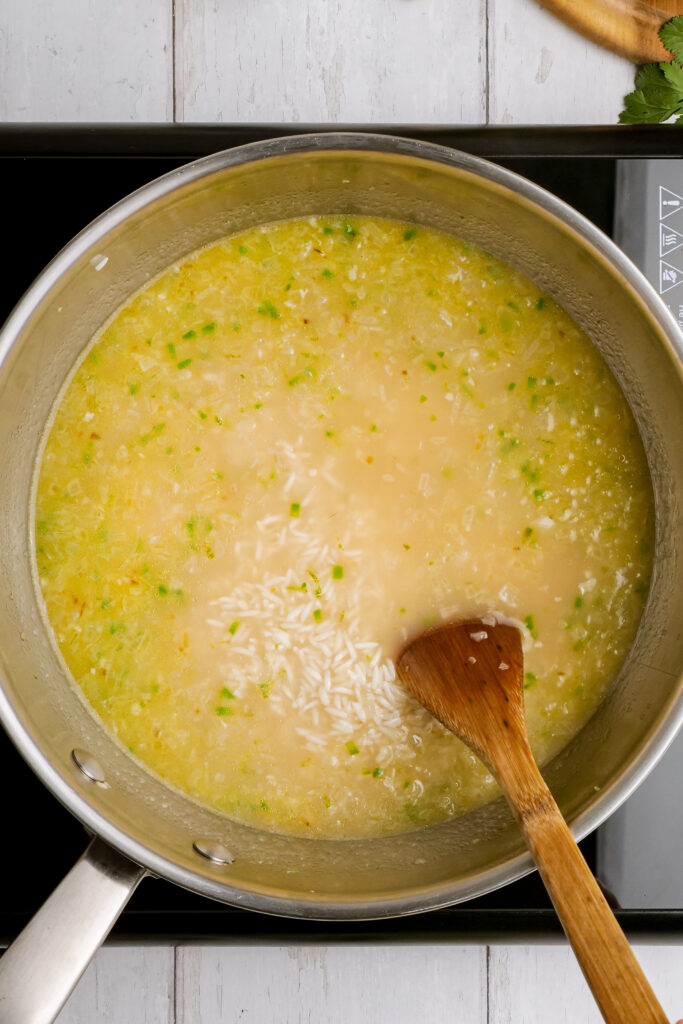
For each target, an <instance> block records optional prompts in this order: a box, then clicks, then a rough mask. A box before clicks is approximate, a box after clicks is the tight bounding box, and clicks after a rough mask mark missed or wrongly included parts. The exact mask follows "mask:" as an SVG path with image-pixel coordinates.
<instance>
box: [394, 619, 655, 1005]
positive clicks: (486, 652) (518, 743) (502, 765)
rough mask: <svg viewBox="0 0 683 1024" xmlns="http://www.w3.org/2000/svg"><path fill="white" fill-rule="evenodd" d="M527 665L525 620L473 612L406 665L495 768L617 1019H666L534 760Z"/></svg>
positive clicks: (408, 680)
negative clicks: (520, 624) (516, 622)
mask: <svg viewBox="0 0 683 1024" xmlns="http://www.w3.org/2000/svg"><path fill="white" fill-rule="evenodd" d="M489 621H490V620H489ZM522 665H523V658H522V642H521V637H520V633H519V630H518V629H516V628H515V627H514V626H511V625H507V624H504V623H496V625H493V626H491V625H488V624H487V623H485V622H483V621H482V620H481V619H471V620H469V621H467V622H460V623H456V624H452V625H445V626H440V627H438V628H436V629H433V630H430V631H428V632H426V633H423V634H422V635H421V636H419V637H418V638H417V639H416V640H413V641H412V642H411V643H409V644H408V645H407V646H406V647H405V648H404V650H403V651H402V653H401V655H400V657H399V659H398V663H397V669H398V674H399V676H400V677H401V679H402V680H403V682H404V684H405V685H406V687H407V688H408V689H409V690H410V692H411V693H412V694H413V696H414V697H416V698H417V700H419V702H420V703H421V704H423V705H424V706H425V707H426V708H427V709H428V710H429V711H431V713H432V714H433V715H435V716H436V717H437V718H438V719H439V721H440V722H442V723H443V724H444V725H445V726H446V728H447V729H450V730H451V731H452V732H454V733H455V734H456V736H458V737H459V738H460V739H461V740H462V741H463V743H466V744H467V746H468V747H470V748H471V749H472V750H473V751H474V753H475V754H476V755H477V757H479V758H480V759H481V760H482V761H483V762H484V764H485V765H486V766H487V767H488V768H489V770H490V771H491V772H492V773H493V774H494V775H495V777H496V779H497V781H498V783H499V784H500V786H501V788H502V790H503V792H504V793H505V795H506V796H507V798H508V801H509V803H510V806H511V807H512V810H513V811H514V812H515V814H516V816H517V818H518V819H519V821H520V824H521V826H522V829H523V830H524V836H525V838H526V841H527V843H528V844H529V848H530V850H531V853H532V855H533V858H534V860H535V861H536V865H537V867H538V870H539V872H540V875H541V878H542V879H543V882H544V884H545V887H546V889H547V890H548V893H549V895H550V898H551V900H552V901H553V904H554V906H555V909H556V911H557V914H558V917H559V918H560V921H561V923H562V927H563V928H564V930H565V932H566V934H567V938H568V939H569V941H570V943H571V945H572V947H573V949H574V952H575V954H576V957H577V959H578V961H579V964H580V965H581V969H582V970H583V973H584V975H585V977H586V980H587V982H588V984H589V985H590V987H591V990H592V992H593V995H594V996H595V999H596V1002H597V1004H598V1006H599V1007H600V1010H601V1011H602V1015H603V1017H604V1018H605V1020H606V1021H607V1022H608V1024H667V1017H666V1015H665V1014H664V1011H663V1010H662V1008H661V1006H660V1005H659V1003H658V1001H657V998H656V996H655V994H654V992H653V991H652V989H651V988H650V985H649V984H648V981H647V978H646V977H645V975H644V974H643V971H642V969H641V967H640V964H639V963H638V961H637V960H636V958H635V956H634V954H633V951H632V950H631V947H630V946H629V944H628V942H627V940H626V936H625V935H624V933H623V932H622V930H621V928H620V927H619V924H618V923H617V920H616V918H615V916H614V914H613V913H612V911H611V910H610V908H609V906H608V905H607V902H606V900H605V897H604V896H603V894H602V892H601V891H600V888H599V886H598V884H597V882H596V881H595V879H594V877H593V875H592V874H591V871H590V868H589V867H588V865H587V864H586V862H585V860H584V859H583V856H582V854H581V851H580V850H579V848H578V846H577V845H576V843H575V842H574V839H573V837H572V834H571V832H570V831H569V829H568V828H567V824H566V822H565V820H564V818H563V817H562V814H561V813H560V810H559V808H558V806H557V804H556V803H555V800H554V799H553V797H552V794H551V793H550V790H549V789H548V787H547V786H546V784H545V782H544V781H543V778H542V776H541V773H540V771H539V770H538V767H537V765H536V762H535V761H534V757H533V754H532V753H531V748H530V747H529V740H528V737H527V732H526V725H525V722H524V690H523V685H522V680H523V672H522Z"/></svg>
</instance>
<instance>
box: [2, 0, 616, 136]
mask: <svg viewBox="0 0 683 1024" xmlns="http://www.w3.org/2000/svg"><path fill="white" fill-rule="evenodd" d="M632 85H633V66H632V65H631V64H630V63H629V62H628V61H626V60H623V59H621V58H619V57H614V56H612V55H611V54H608V53H607V52H606V51H604V50H602V49H600V48H599V47H597V46H595V45H594V44H592V43H588V42H586V41H585V40H584V39H583V38H582V37H581V36H580V35H578V34H577V33H575V32H573V31H572V30H571V29H569V28H567V27H566V26H565V25H563V24H561V23H560V22H559V21H557V20H556V19H555V18H553V17H552V16H551V15H550V14H548V13H547V12H546V11H545V10H543V9H542V8H541V7H540V6H539V5H538V3H537V2H536V0H110V2H109V3H102V2H101V0H68V2H62V3H54V2H52V0H0V120H4V121H41V120H42V121H55V120H57V121H168V120H173V119H174V117H175V119H176V120H179V121H182V120H186V121H243V120H250V121H323V122H329V121H332V122H354V121H355V122H375V123H379V122H385V123H391V122H394V123H395V122H399V123H400V122H403V123H410V122H423V123H460V124H482V123H485V122H487V121H488V122H490V123H492V124H500V123H523V124H533V123H573V124H581V123H583V124H598V123H614V122H615V121H616V119H617V115H618V113H619V110H620V109H621V106H622V98H623V96H624V94H625V92H628V91H629V90H630V89H631V88H632Z"/></svg>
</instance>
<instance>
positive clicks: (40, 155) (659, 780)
mask: <svg viewBox="0 0 683 1024" xmlns="http://www.w3.org/2000/svg"><path fill="white" fill-rule="evenodd" d="M339 127H341V126H337V127H336V130H339ZM345 127H348V128H349V129H353V130H371V131H374V132H377V131H380V132H384V131H386V132H389V133H391V134H395V135H403V136H409V137H413V138H420V139H425V140H427V141H430V142H436V143H440V144H442V145H445V146H452V147H454V148H457V149H462V150H465V151H467V152H469V153H473V154H476V155H479V156H483V157H486V158H488V159H491V160H493V161H495V162H497V163H500V164H502V165H504V166H505V167H508V168H510V169H511V170H514V171H516V172H518V173H519V174H522V175H524V176H525V177H527V178H530V179H531V180H532V181H534V182H536V183H537V184H539V185H541V186H542V187H544V188H546V189H548V190H550V191H551V192H554V193H555V194H556V195H558V196H559V197H560V198H562V199H565V200H566V201H567V202H569V203H570V204H571V205H573V206H575V207H576V208H577V209H579V210H580V211H581V212H582V213H584V214H585V215H586V216H587V217H588V218H589V219H590V220H592V221H593V222H594V223H595V224H596V225H597V226H598V227H600V228H602V230H604V231H606V232H607V233H608V234H612V235H613V236H614V237H615V239H616V240H617V241H618V242H619V244H621V245H622V246H623V247H624V248H625V249H626V251H627V253H628V254H629V255H630V256H631V257H632V259H634V260H635V262H636V263H638V265H639V266H640V267H641V269H642V270H643V271H644V272H645V274H646V275H647V276H648V278H649V280H650V281H651V283H652V284H653V285H654V287H655V288H656V289H657V291H658V292H659V293H660V294H661V296H662V298H663V299H664V301H665V302H666V303H667V304H668V305H669V308H670V310H671V312H672V313H673V315H674V317H675V318H676V320H677V321H678V322H679V324H680V325H681V326H682V327H683V159H682V158H683V133H682V132H681V131H680V129H677V128H675V127H668V126H666V127H661V126H659V127H648V128H622V127H619V128H617V127H615V128H557V129H556V128H517V127H516V128H466V129H458V128H453V127H448V126H442V127H433V128H424V127H422V128H418V127H415V126H403V125H401V126H392V127H391V128H386V129H384V128H378V127H376V126H373V127H372V128H369V127H368V126H360V125H353V126H345ZM321 130H323V131H324V130H330V128H329V126H327V127H323V126H303V125H296V126H291V125H287V126H284V125H252V126H248V125H239V126H236V125H211V126H205V125H139V126H135V127H130V126H92V125H88V126H79V125H5V126H0V188H1V189H2V194H3V195H4V196H5V207H4V218H3V219H4V224H5V228H6V232H5V248H6V253H5V256H6V258H5V260H4V261H3V263H4V268H3V287H2V289H1V290H0V321H2V320H4V319H5V317H6V316H7V315H8V314H9V312H10V311H11V309H12V307H13V306H14V304H15V303H16V302H17V300H18V299H19V298H20V296H21V295H22V293H23V292H24V290H25V289H26V288H27V287H28V286H29V285H30V283H31V281H32V280H33V278H34V277H35V276H36V274H38V273H39V271H40V270H41V269H42V268H43V267H44V265H45V264H46V263H47V262H48V261H49V260H50V259H51V258H52V256H54V255H55V254H56V253H57V252H58V251H59V249H60V248H61V247H62V246H63V245H65V244H66V243H67V242H68V241H69V240H70V239H71V237H72V236H73V235H74V234H76V232H78V231H79V230H80V229H81V228H82V227H84V226H85V225H86V224H87V223H88V222H89V221H90V220H92V219H93V218H94V217H95V216H97V215H98V214H99V213H101V212H102V211H103V210H104V209H106V208H107V207H108V206H110V205H111V204H112V203H114V202H116V201H117V200H119V199H121V198H122V197H123V196H125V195H127V194H128V193H129V192H131V191H133V190H134V189H136V188H138V187H139V186H141V185H143V184H145V183H146V182H148V181H150V180H151V179H153V178H155V177H158V176H159V175H161V174H164V173H166V172H167V171H170V170H173V169H175V168H177V167H179V166H181V165H182V164H183V163H186V162H187V161H190V160H193V159H196V158H197V157H199V156H204V155H206V154H208V153H212V152H216V151H218V150H221V149H227V148H230V147H232V146H237V145H242V144H244V143H245V142H251V141H256V140H260V139H265V138H270V137H276V136H278V135H284V134H292V133H294V132H303V131H321ZM10 253H11V258H8V256H9V254H10ZM682 770H683V740H682V741H679V742H678V743H674V745H673V747H672V749H671V750H670V751H669V752H668V754H667V755H666V756H665V758H664V760H663V761H662V762H661V764H660V766H658V768H657V769H656V770H655V771H654V772H653V773H652V775H651V776H650V777H649V778H648V780H646V782H645V783H644V785H643V786H641V788H640V790H639V791H637V792H636V794H635V795H634V796H633V797H631V799H630V800H629V801H627V803H626V804H625V805H624V807H623V808H622V809H621V810H620V811H618V812H617V813H616V814H615V815H613V816H612V818H611V819H610V820H609V821H608V822H607V823H606V824H605V825H603V826H602V827H601V828H600V829H599V830H598V831H597V833H594V834H593V835H591V836H589V837H588V838H587V839H585V840H584V841H583V842H582V844H581V846H582V849H583V851H584V855H585V856H586V858H587V859H588V861H589V863H590V864H591V866H592V867H593V869H594V870H596V871H597V873H598V876H599V878H600V880H601V882H602V884H603V886H604V888H605V890H606V892H607V894H608V898H609V899H610V901H611V902H612V903H613V905H614V906H615V907H617V908H618V909H617V915H618V917H619V919H620V921H621V923H622V926H623V927H624V928H625V929H626V931H627V932H628V933H629V934H630V935H632V936H637V937H638V938H639V939H640V940H641V941H642V940H643V939H644V938H648V937H650V938H653V939H656V940H657V941H658V942H661V941H663V940H665V939H666V937H667V936H671V937H672V938H675V939H677V940H678V941H680V938H681V935H683V864H681V862H680V850H681V848H682V843H683V805H682V804H681V801H680V799H679V798H678V791H677V786H678V779H680V777H681V772H682ZM0 773H1V777H2V779H3V780H4V793H5V800H4V807H5V809H4V829H3V842H2V844H1V846H0V867H1V871H0V877H1V878H2V879H3V883H2V887H1V893H2V895H1V897H0V943H7V942H9V941H11V940H12V938H14V936H16V935H17V934H18V932H19V931H20V930H21V928H22V927H23V926H24V924H25V923H26V922H27V921H28V919H29V918H30V916H31V915H32V914H33V913H34V912H35V911H36V910H37V909H38V907H39V906H40V904H41V902H42V901H43V900H44V899H45V898H46V897H47V896H48V895H49V893H50V892H51V890H52V889H53V888H54V887H55V885H56V884H57V883H58V881H59V880H60V879H61V877H62V876H63V875H64V874H65V873H66V872H67V871H68V869H69V868H70V867H71V865H72V864H73V862H74V861H75V860H76V859H77V858H78V856H79V855H80V854H81V853H82V851H83V850H84V848H85V846H86V844H87V839H88V837H87V836H86V833H85V831H84V830H83V828H82V826H81V825H80V824H79V823H78V822H77V821H76V820H75V819H74V818H73V817H72V816H71V815H70V814H69V812H67V811H66V810H65V809H64V808H63V807H62V806H61V805H60V804H59V803H58V802H57V801H56V800H55V799H54V798H53V797H52V796H51V795H50V793H48V791H47V790H46V789H45V788H44V787H43V786H42V784H41V783H40V782H39V781H38V780H37V778H36V777H35V776H34V775H33V773H32V772H31V770H30V769H29V768H28V767H27V766H26V765H25V764H24V762H23V761H22V759H21V757H20V756H19V755H18V753H17V752H16V751H15V750H14V748H13V746H12V744H11V743H10V741H9V739H8V738H7V737H6V736H5V734H4V733H2V732H0ZM653 835H657V836H658V842H657V843H656V844H655V843H653V842H652V840H651V837H652V836H653ZM511 936H515V937H518V938H524V939H525V940H526V941H529V940H532V941H533V940H534V939H535V938H537V939H539V940H540V939H543V941H548V938H549V937H557V938H558V939H559V938H560V936H561V929H560V926H559V924H558V923H557V920H556V918H555V915H554V912H553V910H552V908H551V907H550V903H549V900H548V897H547V895H546V893H545V890H544V888H543V886H542V884H541V882H540V880H539V878H538V876H537V875H536V873H533V874H531V875H528V876H527V877H525V878H523V879H520V880H519V881H517V882H514V883H513V884H511V885H508V886H506V887H504V888H502V889H499V890H497V891H495V892H493V893H490V894H488V895H487V896H484V897H481V898H479V899H476V900H471V901H469V902H467V903H462V904H459V905H457V906H455V907H451V908H449V909H446V910H440V911H432V912H429V913H424V914H420V915H417V916H413V917H408V918H400V919H393V920H384V921H378V922H372V921H370V922H357V923H330V922H307V921H298V920H297V921H293V920H288V919H283V918H273V917H267V916H265V915H261V914H257V913H253V912H247V911H241V910H237V909H234V908H231V907H227V906H224V905H222V904H219V903H215V902H212V901H210V900H207V899H205V898H203V897H200V896H196V895H194V894H192V893H189V892H186V891H184V890H182V889H179V888H177V887H175V886H172V885H169V884H168V883H165V882H162V881H160V880H157V879H146V880H144V881H143V883H142V884H141V886H140V887H139V888H138V890H137V892H136V893H135V895H134V896H133V898H132V900H131V901H130V903H129V904H128V907H127V908H126V910H124V912H123V914H122V915H121V917H120V918H119V921H118V922H117V924H116V925H115V927H114V930H113V932H112V934H111V936H110V939H109V941H117V940H119V941H123V940H130V939H131V938H135V939H136V940H140V939H142V938H146V939H149V940H152V941H160V940H161V941H169V942H173V941H181V940H182V941H188V940H192V939H195V940H203V941H207V940H210V939H211V938H215V939H221V940H222V941H230V940H233V941H240V942H244V941H249V940H251V939H253V940H254V941H263V940H264V939H268V940H269V941H276V942H286V941H296V942H297V943H301V942H305V941H315V942H321V941H327V942H329V941H333V942H338V941H345V940H349V941H353V940H362V941H365V942H368V941H385V942H386V941H401V940H409V941H413V942H414V941H419V940H420V939H425V940H429V941H432V942H433V941H438V940H439V939H443V940H444V941H445V940H451V941H453V940H457V939H462V940H467V941H477V940H480V939H481V940H486V941H494V940H495V939H496V938H507V939H508V940H509V938H510V937H511Z"/></svg>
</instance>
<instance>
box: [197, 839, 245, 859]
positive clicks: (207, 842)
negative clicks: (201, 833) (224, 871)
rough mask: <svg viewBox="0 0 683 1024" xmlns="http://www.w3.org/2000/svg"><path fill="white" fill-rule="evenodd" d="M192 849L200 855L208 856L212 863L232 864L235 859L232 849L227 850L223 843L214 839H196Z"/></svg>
mask: <svg viewBox="0 0 683 1024" xmlns="http://www.w3.org/2000/svg"><path fill="white" fill-rule="evenodd" d="M192 849H193V850H194V851H195V853H198V854H199V856H200V857H206V859H207V860H210V861H211V863H212V864H232V862H233V861H234V859H235V858H234V857H233V855H232V854H231V853H230V850H226V848H225V847H224V846H223V844H222V843H216V842H214V840H213V839H195V841H194V842H193V844H192Z"/></svg>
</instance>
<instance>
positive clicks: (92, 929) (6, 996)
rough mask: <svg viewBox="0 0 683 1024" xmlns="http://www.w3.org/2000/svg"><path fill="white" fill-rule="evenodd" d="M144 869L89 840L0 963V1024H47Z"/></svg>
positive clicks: (76, 979) (114, 919)
mask: <svg viewBox="0 0 683 1024" xmlns="http://www.w3.org/2000/svg"><path fill="white" fill-rule="evenodd" d="M144 874H145V869H144V868H141V867H140V866H139V865H138V864H134V863H133V861H131V860H128V858H127V857H124V856H123V855H122V854H120V853H117V852H116V850H113V849H112V848H111V847H110V846H107V844H106V843H103V842H102V840H101V839H93V841H92V842H91V843H90V846H89V847H88V848H87V850H86V851H85V853H84V854H83V856H82V857H81V858H80V860H78V861H77V862H76V864H75V865H74V866H73V868H72V869H71V871H70V872H69V874H68V875H67V876H66V878H64V880H63V881H62V882H60V884H59V885H58V886H57V888H56V889H55V891H54V892H53V893H52V895H51V896H50V897H49V898H48V900H47V901H46V902H45V903H44V904H43V906H42V907H41V908H40V910H39V911H38V913H37V914H36V915H35V916H34V917H32V918H31V920H30V921H29V923H28V924H27V925H26V927H25V928H24V930H23V931H22V932H21V933H20V934H19V936H18V937H17V938H16V939H15V941H14V942H13V943H12V945H11V946H10V947H9V949H8V950H7V952H6V953H5V954H4V956H3V957H2V959H1V960H0V1024H19V1022H21V1024H50V1022H51V1021H54V1019H55V1017H56V1016H57V1014H58V1013H59V1011H60V1010H61V1008H62V1006H63V1005H64V1003H65V1002H66V1000H67V999H68V998H69V995H70V994H71V992H72V990H73V989H74V987H75V985H76V982H77V981H78V979H79V978H80V976H81V975H82V974H83V971H84V970H85V969H86V967H87V966H88V964H89V963H90V961H91V960H92V958H93V956H94V955H95V953H96V952H97V949H98V947H99V946H100V944H101V943H102V942H103V941H104V939H105V937H106V935H107V934H108V932H109V930H110V929H111V927H112V925H113V924H114V922H115V921H116V918H117V917H118V916H119V914H120V913H121V911H122V910H123V908H124V906H125V905H126V903H127V901H128V899H129V898H130V896H131V895H132V893H133V890H134V889H135V887H136V885H137V884H138V882H139V881H140V879H141V878H142V877H143V875H144Z"/></svg>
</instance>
